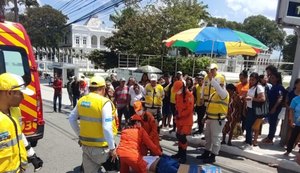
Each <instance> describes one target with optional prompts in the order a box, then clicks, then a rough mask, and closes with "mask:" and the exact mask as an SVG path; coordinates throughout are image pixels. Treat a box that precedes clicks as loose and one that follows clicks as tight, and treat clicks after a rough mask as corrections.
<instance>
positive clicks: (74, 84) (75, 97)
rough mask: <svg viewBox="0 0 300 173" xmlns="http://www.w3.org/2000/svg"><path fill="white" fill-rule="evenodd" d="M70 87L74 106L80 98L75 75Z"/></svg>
mask: <svg viewBox="0 0 300 173" xmlns="http://www.w3.org/2000/svg"><path fill="white" fill-rule="evenodd" d="M71 88H72V95H73V107H75V106H76V104H77V100H78V99H79V98H80V91H79V81H78V79H77V77H76V76H75V77H74V81H73V82H72V84H71Z"/></svg>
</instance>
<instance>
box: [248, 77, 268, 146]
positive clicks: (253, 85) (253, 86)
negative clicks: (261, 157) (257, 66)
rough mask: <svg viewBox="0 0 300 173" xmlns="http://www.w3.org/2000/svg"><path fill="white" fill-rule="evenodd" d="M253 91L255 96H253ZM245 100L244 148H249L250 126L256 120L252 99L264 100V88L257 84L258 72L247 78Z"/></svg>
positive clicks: (250, 139) (250, 142)
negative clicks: (247, 84)
mask: <svg viewBox="0 0 300 173" xmlns="http://www.w3.org/2000/svg"><path fill="white" fill-rule="evenodd" d="M255 93H257V96H256V97H255ZM245 99H246V102H247V116H246V126H245V128H246V144H247V145H246V146H245V149H247V148H248V149H250V148H251V145H252V135H253V134H252V126H253V124H254V122H255V120H256V117H255V114H254V109H253V107H252V101H255V102H264V101H265V89H264V87H263V86H262V85H260V84H259V76H258V73H255V72H253V73H251V75H250V79H249V90H248V93H247V97H246V98H245Z"/></svg>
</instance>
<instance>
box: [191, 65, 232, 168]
mask: <svg viewBox="0 0 300 173" xmlns="http://www.w3.org/2000/svg"><path fill="white" fill-rule="evenodd" d="M217 69H218V66H217V65H216V64H211V65H210V70H209V71H208V73H207V75H206V77H205V78H204V84H203V86H204V88H203V90H204V94H203V95H204V96H206V97H205V98H206V99H207V100H206V101H205V102H206V130H205V140H206V144H205V150H204V153H203V154H202V155H201V156H197V157H196V158H197V159H202V160H203V163H213V162H215V161H216V159H215V158H216V156H217V155H218V154H219V151H220V148H221V140H222V139H221V138H222V130H223V127H224V126H225V123H226V120H225V119H226V116H227V111H228V103H229V94H228V92H227V91H226V88H225V78H224V76H222V75H221V74H218V73H217Z"/></svg>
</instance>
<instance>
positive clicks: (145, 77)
mask: <svg viewBox="0 0 300 173" xmlns="http://www.w3.org/2000/svg"><path fill="white" fill-rule="evenodd" d="M148 83H150V80H149V77H148V74H147V73H143V75H142V78H141V81H140V82H139V84H141V85H142V86H143V87H145V86H146V85H147V84H148Z"/></svg>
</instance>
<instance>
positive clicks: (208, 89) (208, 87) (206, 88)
mask: <svg viewBox="0 0 300 173" xmlns="http://www.w3.org/2000/svg"><path fill="white" fill-rule="evenodd" d="M215 79H216V80H217V82H218V83H219V84H223V85H225V79H224V76H223V75H221V74H219V73H217V75H216V76H215ZM214 92H216V90H215V88H214V87H212V86H211V83H210V81H209V79H208V77H207V75H206V76H205V78H204V88H203V99H204V103H205V106H207V104H208V99H209V97H210V96H211V94H212V93H214Z"/></svg>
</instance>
